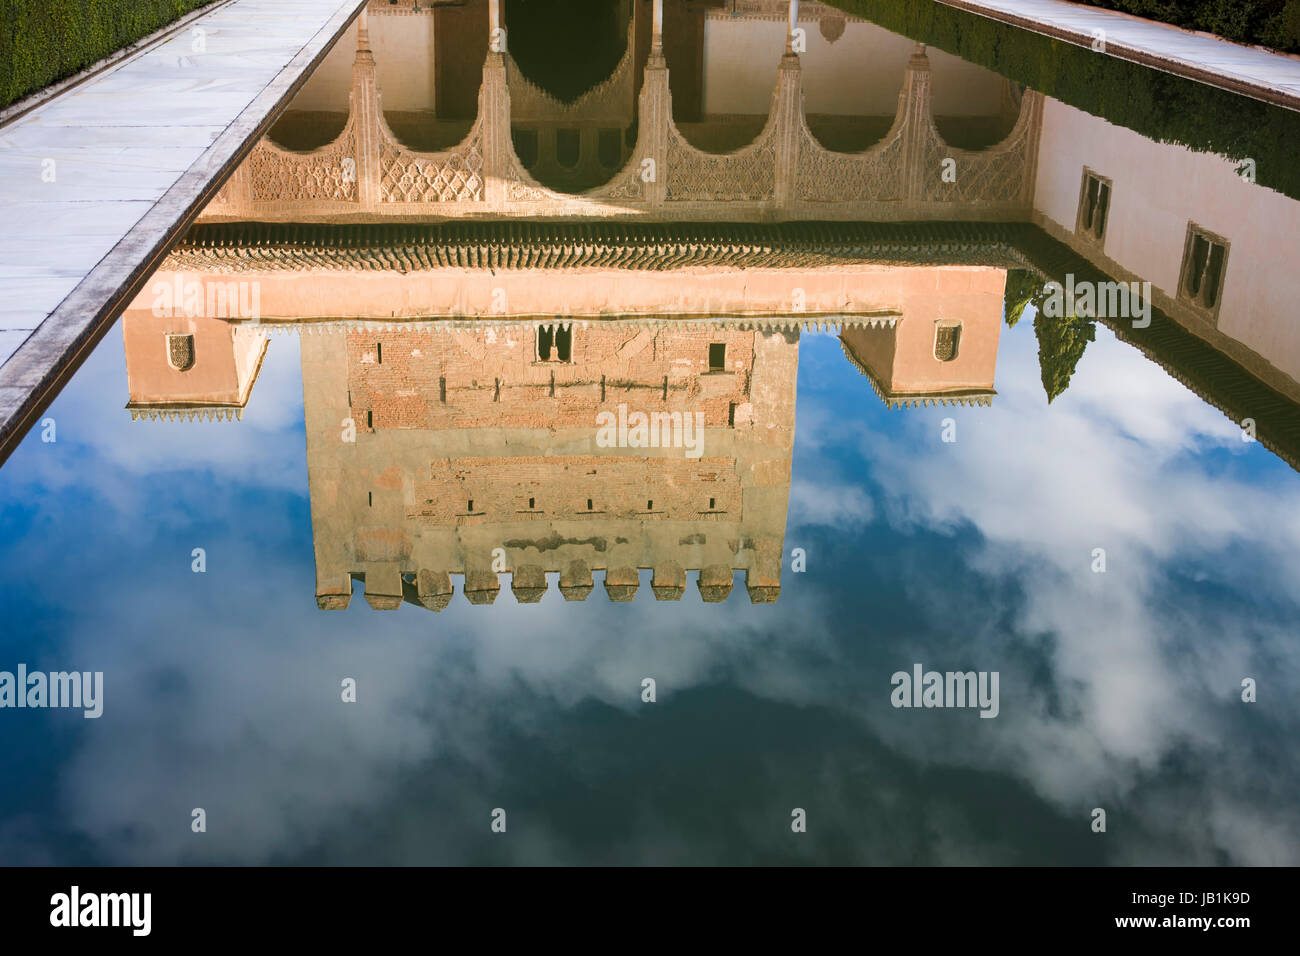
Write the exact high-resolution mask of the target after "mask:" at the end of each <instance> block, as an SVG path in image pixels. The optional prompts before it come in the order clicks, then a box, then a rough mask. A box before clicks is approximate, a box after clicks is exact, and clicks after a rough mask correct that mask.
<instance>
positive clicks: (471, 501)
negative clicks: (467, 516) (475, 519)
mask: <svg viewBox="0 0 1300 956" xmlns="http://www.w3.org/2000/svg"><path fill="white" fill-rule="evenodd" d="M465 510H466V511H473V510H474V499H473V498H471V499H469V501H467V502H465Z"/></svg>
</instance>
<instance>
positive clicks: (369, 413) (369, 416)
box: [366, 408, 375, 429]
mask: <svg viewBox="0 0 1300 956" xmlns="http://www.w3.org/2000/svg"><path fill="white" fill-rule="evenodd" d="M366 427H367V428H371V429H373V428H374V427H375V413H374V411H373V410H371V409H369V408H368V409H366Z"/></svg>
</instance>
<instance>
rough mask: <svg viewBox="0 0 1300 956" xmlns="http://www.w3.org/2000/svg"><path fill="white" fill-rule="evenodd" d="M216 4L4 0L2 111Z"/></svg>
mask: <svg viewBox="0 0 1300 956" xmlns="http://www.w3.org/2000/svg"><path fill="white" fill-rule="evenodd" d="M210 2H212V0H0V107H3V106H8V105H9V104H10V103H12V102H14V101H15V100H18V99H21V98H22V97H24V96H26V95H27V94H29V93H33V92H35V91H36V90H39V89H41V88H42V87H45V86H49V85H50V84H51V83H54V82H55V81H57V80H61V79H63V78H64V77H66V76H71V75H72V74H74V73H76V72H77V71H79V70H83V69H85V68H86V67H88V66H90V65H91V64H92V63H95V62H97V61H98V60H102V59H103V58H104V57H106V56H108V55H109V54H111V53H113V52H115V51H117V50H120V49H122V47H124V46H127V45H129V44H131V43H134V42H135V41H136V40H139V39H141V38H142V37H146V36H148V35H149V34H150V33H153V32H154V31H155V30H158V29H160V28H161V27H164V26H166V25H167V24H169V23H171V22H172V21H174V20H176V19H178V18H180V17H182V16H184V15H185V14H186V13H189V12H190V11H191V10H194V9H196V8H198V7H202V6H205V5H206V4H208V3H210Z"/></svg>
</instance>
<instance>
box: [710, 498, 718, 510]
mask: <svg viewBox="0 0 1300 956" xmlns="http://www.w3.org/2000/svg"><path fill="white" fill-rule="evenodd" d="M716 505H717V499H716V498H710V499H709V510H710V511H712V510H713V509H714V507H715V506H716Z"/></svg>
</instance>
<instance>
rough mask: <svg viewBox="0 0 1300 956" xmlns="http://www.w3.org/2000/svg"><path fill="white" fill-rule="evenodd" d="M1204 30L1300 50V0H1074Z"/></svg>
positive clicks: (1299, 51) (1270, 45)
mask: <svg viewBox="0 0 1300 956" xmlns="http://www.w3.org/2000/svg"><path fill="white" fill-rule="evenodd" d="M1074 2H1075V3H1086V4H1087V5H1088V6H1092V7H1105V8H1106V9H1107V10H1119V11H1121V12H1123V13H1132V14H1134V15H1136V16H1139V17H1146V18H1147V19H1148V20H1159V21H1160V22H1161V23H1172V24H1173V25H1174V26H1179V27H1185V28H1187V29H1189V30H1203V31H1204V32H1206V33H1213V34H1215V35H1216V36H1221V37H1223V38H1224V39H1225V40H1234V41H1236V42H1237V43H1258V44H1261V45H1262V46H1267V47H1272V48H1273V49H1275V50H1284V51H1286V52H1288V53H1300V0H1074Z"/></svg>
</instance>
